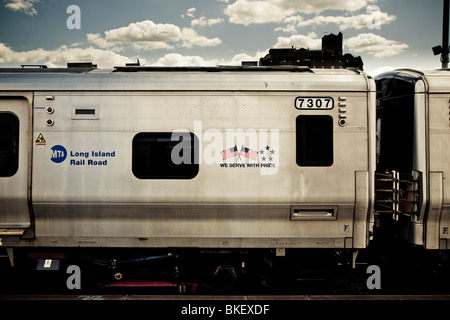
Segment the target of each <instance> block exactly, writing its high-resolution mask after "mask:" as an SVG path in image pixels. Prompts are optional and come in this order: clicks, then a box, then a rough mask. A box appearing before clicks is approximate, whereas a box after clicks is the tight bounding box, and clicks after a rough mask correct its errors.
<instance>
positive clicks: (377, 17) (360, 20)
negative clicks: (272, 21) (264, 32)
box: [275, 11, 397, 33]
mask: <svg viewBox="0 0 450 320" xmlns="http://www.w3.org/2000/svg"><path fill="white" fill-rule="evenodd" d="M396 18H397V17H396V16H394V15H389V14H387V13H386V12H378V11H373V12H372V13H368V14H366V13H363V14H358V15H354V16H315V17H314V18H311V19H307V20H304V19H303V17H302V16H290V17H287V18H285V19H283V21H282V22H283V23H287V25H286V26H285V27H278V28H276V29H275V31H282V32H288V33H297V29H296V28H301V27H308V26H320V25H325V24H328V23H334V24H337V25H338V26H339V28H340V30H346V29H362V28H367V27H368V25H372V24H373V23H374V21H376V22H377V24H379V25H380V26H382V25H385V24H389V23H391V22H392V21H395V19H396Z"/></svg>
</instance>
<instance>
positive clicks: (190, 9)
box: [186, 8, 197, 18]
mask: <svg viewBox="0 0 450 320" xmlns="http://www.w3.org/2000/svg"><path fill="white" fill-rule="evenodd" d="M195 11H197V9H195V8H189V9H188V11H187V13H186V15H187V16H188V17H191V18H193V17H194V12H195Z"/></svg>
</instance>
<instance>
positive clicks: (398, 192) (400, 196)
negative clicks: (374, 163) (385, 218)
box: [375, 171, 422, 221]
mask: <svg viewBox="0 0 450 320" xmlns="http://www.w3.org/2000/svg"><path fill="white" fill-rule="evenodd" d="M421 188H422V173H421V172H419V171H413V172H412V173H411V174H405V173H400V172H398V171H391V172H385V173H375V214H376V215H386V214H390V215H391V216H392V219H394V220H396V221H397V220H398V219H399V216H400V215H403V216H408V217H410V218H411V219H416V218H417V217H418V214H419V209H420V206H421V199H420V190H421Z"/></svg>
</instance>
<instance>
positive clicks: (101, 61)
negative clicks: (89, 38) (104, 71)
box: [0, 43, 136, 68]
mask: <svg viewBox="0 0 450 320" xmlns="http://www.w3.org/2000/svg"><path fill="white" fill-rule="evenodd" d="M134 60H136V59H135V58H134V57H133V58H129V57H126V56H123V55H120V54H117V53H115V52H112V51H110V50H102V49H97V48H92V47H89V48H70V47H67V46H61V47H59V48H56V49H53V50H45V49H36V50H30V51H14V50H13V49H11V48H10V47H9V46H7V45H5V44H4V43H0V63H4V64H11V65H16V64H17V65H20V64H45V65H47V66H48V67H66V65H67V62H77V61H83V62H84V61H91V62H93V63H95V64H97V65H98V67H100V68H102V67H103V68H110V67H114V66H116V65H124V64H125V63H127V62H130V61H134Z"/></svg>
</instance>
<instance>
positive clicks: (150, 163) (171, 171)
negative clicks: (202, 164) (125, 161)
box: [132, 132, 199, 179]
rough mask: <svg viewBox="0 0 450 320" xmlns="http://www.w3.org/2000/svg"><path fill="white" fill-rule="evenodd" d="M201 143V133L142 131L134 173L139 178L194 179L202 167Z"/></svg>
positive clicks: (136, 143) (135, 152)
mask: <svg viewBox="0 0 450 320" xmlns="http://www.w3.org/2000/svg"><path fill="white" fill-rule="evenodd" d="M198 145H199V143H198V138H197V136H195V135H194V134H193V133H189V132H186V133H185V132H182V133H176V134H173V133H172V132H142V133H138V134H137V135H136V136H135V137H134V139H133V160H132V166H133V168H132V170H133V174H134V175H135V176H136V177H137V178H139V179H192V178H194V177H195V176H196V175H197V174H198V170H199V165H198V161H195V155H196V154H198ZM196 162H197V163H196Z"/></svg>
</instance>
